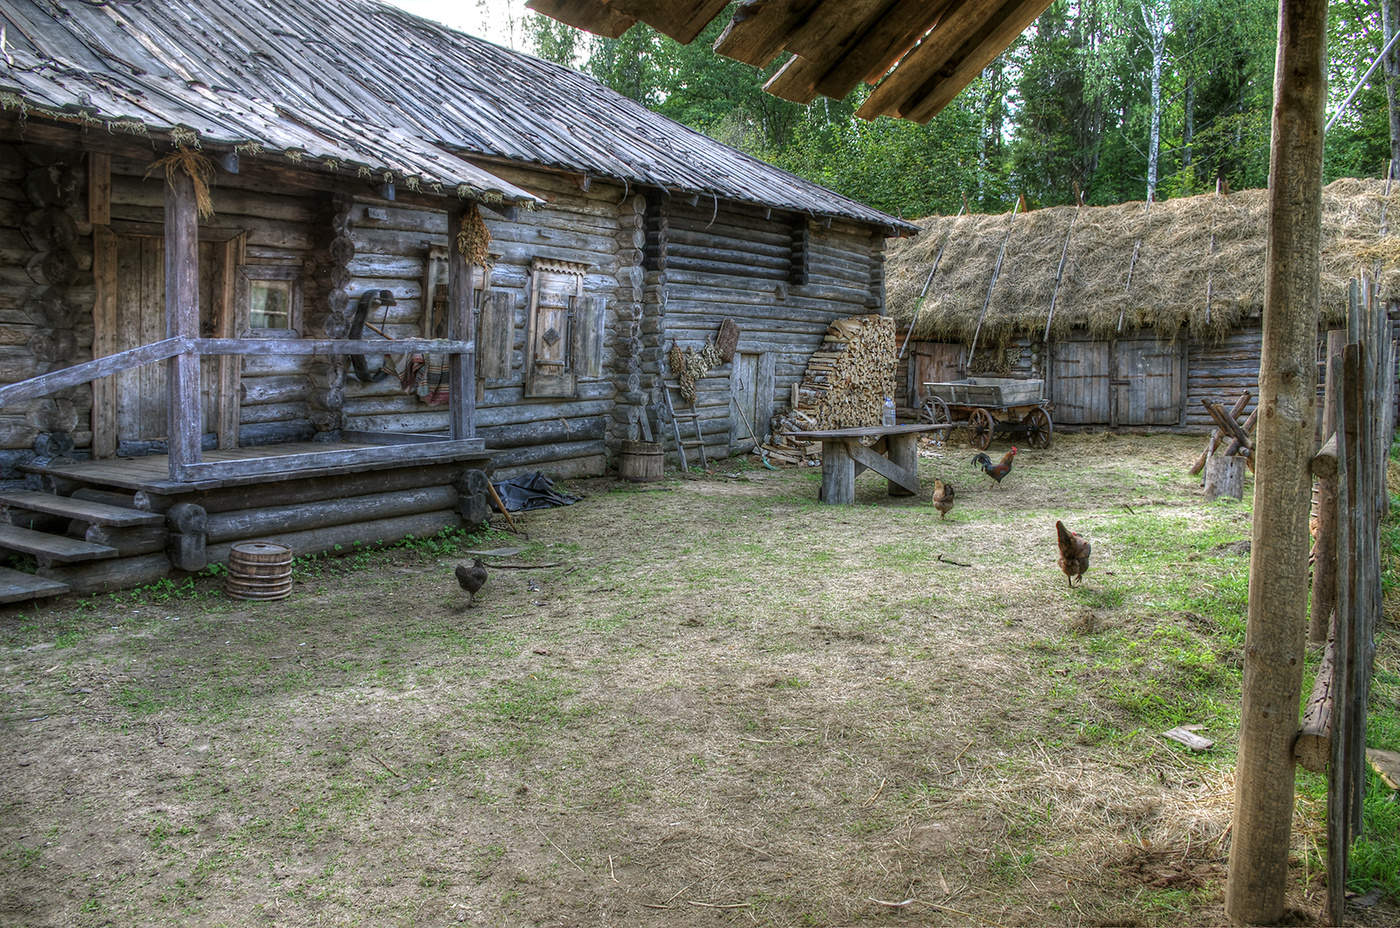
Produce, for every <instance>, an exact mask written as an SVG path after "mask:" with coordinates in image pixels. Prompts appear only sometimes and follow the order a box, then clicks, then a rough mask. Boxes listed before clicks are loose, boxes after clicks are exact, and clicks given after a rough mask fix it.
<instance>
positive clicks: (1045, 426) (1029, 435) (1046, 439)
mask: <svg viewBox="0 0 1400 928" xmlns="http://www.w3.org/2000/svg"><path fill="white" fill-rule="evenodd" d="M1021 422H1022V424H1024V425H1025V427H1026V444H1028V445H1030V446H1031V447H1032V448H1049V447H1050V439H1051V437H1052V436H1053V435H1054V434H1055V426H1054V424H1053V423H1052V422H1051V421H1050V414H1049V413H1048V412H1046V411H1045V410H1044V409H1042V408H1041V407H1039V406H1037V407H1036V408H1035V409H1032V410H1031V411H1030V412H1028V413H1026V417H1025V418H1024V419H1022V420H1021Z"/></svg>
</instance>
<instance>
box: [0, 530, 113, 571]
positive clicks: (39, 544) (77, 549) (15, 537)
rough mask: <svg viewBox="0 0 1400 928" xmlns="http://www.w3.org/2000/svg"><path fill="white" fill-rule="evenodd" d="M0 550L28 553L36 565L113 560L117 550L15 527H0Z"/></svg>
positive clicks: (64, 536) (65, 536)
mask: <svg viewBox="0 0 1400 928" xmlns="http://www.w3.org/2000/svg"><path fill="white" fill-rule="evenodd" d="M0 548H3V549H6V550H9V551H19V552H20V553H22V554H32V555H34V556H35V557H37V558H39V560H40V562H41V563H42V562H43V561H50V562H54V563H60V564H70V563H73V562H74V561H95V560H97V559H98V558H104V557H116V556H117V549H116V548H110V547H108V546H107V545H96V544H93V543H92V542H90V541H82V540H80V539H77V538H69V537H68V536H67V535H50V534H49V533H48V532H36V531H34V530H32V529H27V528H20V527H19V526H18V525H4V524H0Z"/></svg>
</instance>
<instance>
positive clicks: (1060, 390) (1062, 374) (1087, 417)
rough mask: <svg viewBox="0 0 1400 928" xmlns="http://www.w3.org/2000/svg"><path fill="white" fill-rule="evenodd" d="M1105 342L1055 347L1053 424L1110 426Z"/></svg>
mask: <svg viewBox="0 0 1400 928" xmlns="http://www.w3.org/2000/svg"><path fill="white" fill-rule="evenodd" d="M1108 348H1109V346H1108V342H1092V341H1061V342H1056V343H1055V350H1054V352H1053V362H1052V363H1053V365H1054V367H1053V371H1052V374H1053V376H1052V377H1051V400H1052V402H1054V404H1055V421H1056V422H1063V423H1064V424H1066V425H1106V424H1108V422H1109V412H1110V409H1109V376H1108V373H1109V350H1108Z"/></svg>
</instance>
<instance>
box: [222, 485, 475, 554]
mask: <svg viewBox="0 0 1400 928" xmlns="http://www.w3.org/2000/svg"><path fill="white" fill-rule="evenodd" d="M457 503H458V493H457V490H456V488H455V487H451V486H442V487H419V488H415V489H410V490H394V491H390V492H388V493H370V494H366V495H364V496H352V497H349V498H347V499H328V500H320V501H317V502H311V503H298V504H293V505H290V506H262V507H258V508H254V509H243V510H237V511H234V512H220V513H216V514H213V515H210V516H209V517H208V518H209V540H210V541H211V542H231V541H240V540H243V539H247V538H262V537H264V536H270V535H282V534H286V533H300V534H305V533H306V532H308V531H309V530H314V529H321V528H328V527H330V526H339V525H346V524H352V523H355V522H360V521H367V520H372V519H388V518H395V517H399V516H408V515H415V514H417V513H420V512H432V511H436V510H441V509H448V508H452V509H454V510H455V508H456V506H457Z"/></svg>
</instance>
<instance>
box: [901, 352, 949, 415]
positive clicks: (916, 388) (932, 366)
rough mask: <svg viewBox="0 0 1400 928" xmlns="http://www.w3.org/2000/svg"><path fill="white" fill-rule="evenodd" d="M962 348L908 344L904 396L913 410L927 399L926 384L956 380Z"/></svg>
mask: <svg viewBox="0 0 1400 928" xmlns="http://www.w3.org/2000/svg"><path fill="white" fill-rule="evenodd" d="M961 359H962V346H961V345H950V344H945V343H943V342H910V343H909V382H908V383H907V384H906V385H905V395H906V396H907V397H909V405H910V406H912V407H913V408H915V409H918V408H919V406H920V405H921V404H922V403H923V401H924V400H925V399H927V393H928V391H926V390H925V389H924V384H926V383H947V382H948V381H950V380H957V379H958V372H959V369H960V368H959V365H960V362H961Z"/></svg>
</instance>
